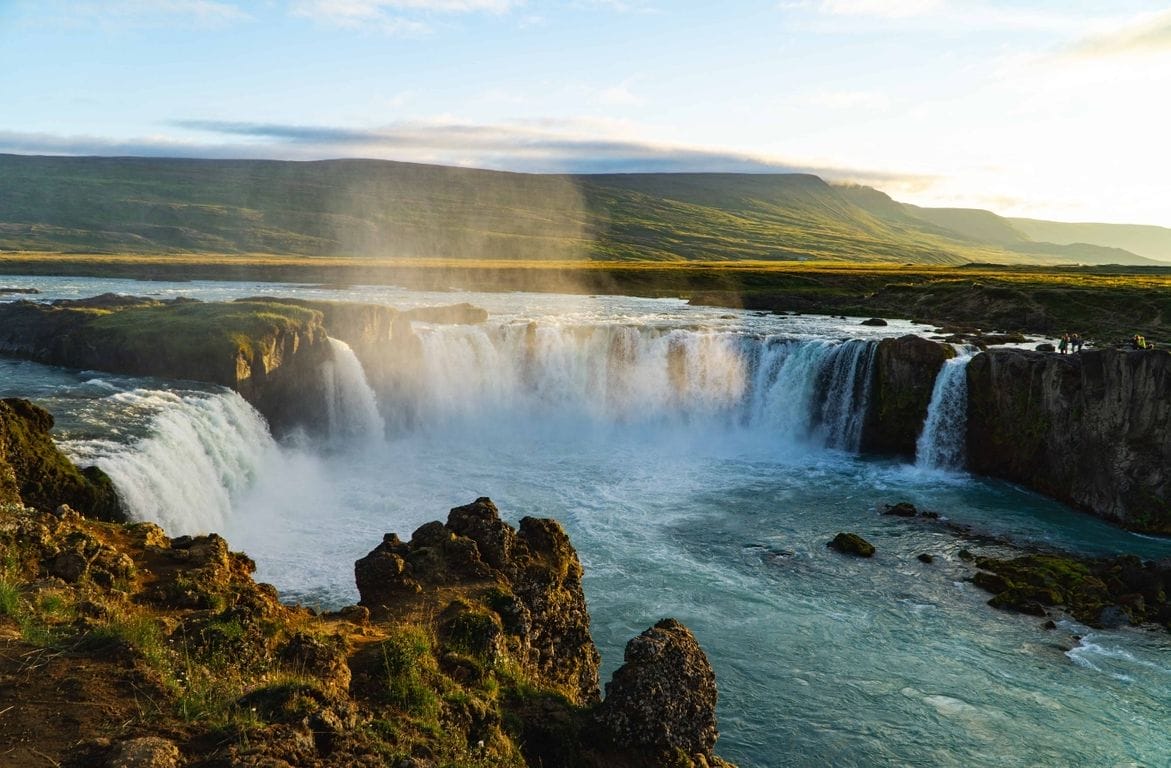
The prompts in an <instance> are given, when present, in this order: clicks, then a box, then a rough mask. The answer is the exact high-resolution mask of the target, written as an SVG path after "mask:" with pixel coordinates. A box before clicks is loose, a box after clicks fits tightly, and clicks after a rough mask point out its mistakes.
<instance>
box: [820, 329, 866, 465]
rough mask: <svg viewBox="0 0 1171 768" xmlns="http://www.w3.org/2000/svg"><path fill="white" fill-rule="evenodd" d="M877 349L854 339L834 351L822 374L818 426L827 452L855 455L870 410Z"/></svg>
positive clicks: (831, 352) (829, 356)
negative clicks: (853, 452)
mask: <svg viewBox="0 0 1171 768" xmlns="http://www.w3.org/2000/svg"><path fill="white" fill-rule="evenodd" d="M877 351H878V345H876V344H872V343H870V342H866V341H860V340H858V339H853V340H851V341H847V342H844V343H842V344H839V345H838V346H836V347H834V348H833V349H832V350H831V351H830V352H829V354H828V359H827V361H826V365H825V366H824V368H823V370H824V371H825V373H824V374H823V375H824V377H825V385H824V387H823V390H822V391H823V396H822V401H821V423H822V430H823V432H824V435H825V444H826V446H828V447H830V448H840V449H843V450H849V451H856V450H858V446H859V444H860V443H861V442H862V423H863V422H864V421H865V420H866V409H867V408H868V407H869V406H870V389H871V382H872V380H873V378H874V377H873V375H872V370H873V365H874V355H875V353H876V352H877Z"/></svg>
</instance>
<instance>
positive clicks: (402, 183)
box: [0, 155, 1146, 265]
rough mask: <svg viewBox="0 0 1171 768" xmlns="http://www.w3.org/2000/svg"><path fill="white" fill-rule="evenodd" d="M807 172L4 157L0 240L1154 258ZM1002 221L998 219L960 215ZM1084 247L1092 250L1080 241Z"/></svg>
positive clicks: (542, 253)
mask: <svg viewBox="0 0 1171 768" xmlns="http://www.w3.org/2000/svg"><path fill="white" fill-rule="evenodd" d="M928 210H929V209H914V208H913V207H911V206H903V205H902V204H900V203H896V202H895V201H893V200H891V199H890V198H889V197H887V196H886V195H884V194H883V193H881V192H878V191H877V190H873V189H869V188H866V187H845V186H835V185H830V184H828V183H826V182H825V181H823V180H822V179H820V178H818V177H816V176H811V175H804V174H610V175H579V176H559V175H536V174H517V173H502V172H497V171H483V170H472V169H464V168H451V167H443V166H431V165H418V164H410V163H395V162H387V161H378V160H330V161H319V162H288V161H255V160H249V161H239V160H185V159H155V158H100V157H84V158H66V157H27V156H17V155H0V250H21V251H52V252H66V253H70V252H72V253H83V252H84V253H129V254H134V253H144V254H145V253H150V254H283V255H292V256H308V257H357V258H366V257H371V258H382V259H412V258H443V259H463V258H467V259H484V260H499V259H510V260H512V259H515V260H544V261H562V260H582V259H590V260H599V261H745V260H760V261H795V260H802V261H804V260H816V261H823V260H830V261H848V262H894V263H916V264H943V265H947V264H960V263H965V262H971V261H981V262H992V263H996V262H999V263H1014V262H1020V261H1029V262H1033V263H1070V262H1075V261H1082V262H1083V263H1095V264H1100V263H1127V264H1136V263H1146V260H1145V259H1141V258H1139V257H1137V256H1134V255H1133V254H1130V253H1127V252H1124V251H1117V250H1110V249H1103V248H1100V247H1096V248H1095V247H1091V246H1063V245H1053V244H1048V243H1034V242H1032V240H1030V239H1029V238H1028V237H1026V236H1024V235H1020V237H1019V238H1015V239H1014V238H1006V237H1001V236H998V235H997V231H998V230H996V227H1004V228H1007V229H1008V230H1010V231H1014V232H1015V231H1016V230H1014V229H1013V228H1012V225H1011V224H1008V223H1007V221H1006V220H1005V219H1002V218H1000V217H998V216H995V215H994V214H991V213H988V212H986V211H978V212H962V215H950V214H938V215H935V214H930V213H924V211H928ZM977 215H978V216H979V217H980V218H981V220H983V221H985V223H987V222H992V224H993V225H994V226H993V227H992V229H990V230H989V231H988V232H983V231H980V230H976V229H973V228H972V227H970V226H967V225H966V223H965V222H966V221H967V220H968V219H969V218H972V216H977ZM1087 249H1089V250H1087Z"/></svg>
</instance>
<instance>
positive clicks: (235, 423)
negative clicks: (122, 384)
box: [62, 389, 279, 536]
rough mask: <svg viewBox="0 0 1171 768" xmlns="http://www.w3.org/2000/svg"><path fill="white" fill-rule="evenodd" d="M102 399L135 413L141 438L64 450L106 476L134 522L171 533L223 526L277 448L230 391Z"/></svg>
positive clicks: (135, 393)
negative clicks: (92, 465) (94, 465)
mask: <svg viewBox="0 0 1171 768" xmlns="http://www.w3.org/2000/svg"><path fill="white" fill-rule="evenodd" d="M107 402H108V404H109V405H111V406H114V407H116V408H117V409H118V410H119V411H120V412H121V414H122V418H124V419H125V418H127V417H129V416H131V415H134V416H136V417H137V418H138V420H139V421H140V422H141V425H140V427H139V430H140V431H141V432H142V434H141V436H140V437H139V438H137V439H136V440H135V441H134V442H132V443H131V444H129V445H126V444H124V443H121V442H115V441H112V440H75V441H68V442H66V443H64V445H63V446H62V447H63V448H64V449H65V450H66V451H67V452H68V453H69V454H71V456H72V457H73V458H74V459H75V460H77V461H78V462H80V463H82V464H96V465H97V466H98V467H100V468H101V469H102V470H103V471H105V473H106V474H108V475H109V476H110V478H111V479H112V480H113V481H114V487H115V488H116V489H117V491H118V496H119V497H120V498H121V499H122V502H123V503H124V504H125V505H126V507H127V509H128V511H129V513H130V516H131V517H132V518H133V519H135V520H143V521H150V522H155V523H158V524H159V525H161V526H162V527H163V528H164V529H166V531H167V532H168V533H170V534H171V535H175V536H177V535H179V534H198V533H208V532H211V531H222V530H224V527H225V525H226V524H227V522H228V520H229V518H230V517H231V513H232V508H233V502H234V500H235V499H236V497H237V496H238V495H239V494H240V493H241V492H243V491H244V490H245V489H246V488H248V487H249V485H250V484H251V483H252V482H253V480H254V479H255V478H256V476H257V475H258V474H260V473H261V472H262V471H263V467H264V466H265V465H266V464H268V463H269V462H270V461H271V460H272V459H273V458H274V457H275V456H276V454H277V453H278V451H279V449H278V447H277V445H276V443H275V442H274V441H273V439H272V436H271V435H270V434H269V431H268V425H267V424H266V423H265V421H264V417H262V416H261V415H260V414H259V413H257V412H256V410H255V409H254V408H252V406H250V405H249V404H248V403H247V402H245V401H244V399H243V398H242V397H240V396H239V395H238V394H236V393H235V392H230V391H226V390H225V391H222V392H181V393H179V392H168V391H161V390H149V389H136V390H132V391H129V392H121V393H118V394H115V395H111V396H110V397H109V398H107Z"/></svg>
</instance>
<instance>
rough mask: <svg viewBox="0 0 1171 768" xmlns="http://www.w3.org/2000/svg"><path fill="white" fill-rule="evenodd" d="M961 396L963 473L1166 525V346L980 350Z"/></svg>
mask: <svg viewBox="0 0 1171 768" xmlns="http://www.w3.org/2000/svg"><path fill="white" fill-rule="evenodd" d="M968 398H969V400H968V445H967V447H968V465H969V468H970V469H971V470H972V471H974V472H978V473H981V474H986V475H992V476H995V477H1001V478H1005V479H1007V480H1012V481H1014V482H1018V483H1021V484H1022V485H1025V486H1028V487H1030V488H1033V489H1034V490H1037V491H1039V492H1041V493H1044V494H1046V495H1047V496H1051V497H1053V498H1056V499H1059V500H1061V501H1064V502H1066V503H1068V504H1071V505H1073V506H1076V507H1080V508H1082V509H1085V510H1088V511H1090V512H1093V513H1094V514H1096V515H1099V516H1101V517H1104V518H1107V519H1109V520H1112V521H1114V522H1116V523H1119V524H1121V525H1124V526H1126V527H1128V528H1131V529H1135V530H1142V531H1152V532H1158V533H1171V353H1168V352H1166V351H1163V350H1135V351H1129V350H1116V349H1099V350H1087V351H1083V352H1080V353H1078V354H1076V355H1053V354H1045V353H1041V352H1031V351H1025V350H1018V349H997V350H989V351H987V352H984V353H982V354H979V355H976V356H975V357H974V358H973V359H972V361H971V363H970V364H969V365H968Z"/></svg>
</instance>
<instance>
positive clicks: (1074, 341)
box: [1069, 333, 1083, 352]
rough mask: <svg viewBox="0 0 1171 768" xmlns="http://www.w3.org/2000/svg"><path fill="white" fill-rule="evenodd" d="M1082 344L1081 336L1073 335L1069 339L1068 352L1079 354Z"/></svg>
mask: <svg viewBox="0 0 1171 768" xmlns="http://www.w3.org/2000/svg"><path fill="white" fill-rule="evenodd" d="M1082 343H1083V341H1082V337H1081V335H1080V334H1077V333H1075V334H1073V335H1072V336H1070V337H1069V346H1070V351H1071V352H1081V351H1082Z"/></svg>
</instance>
